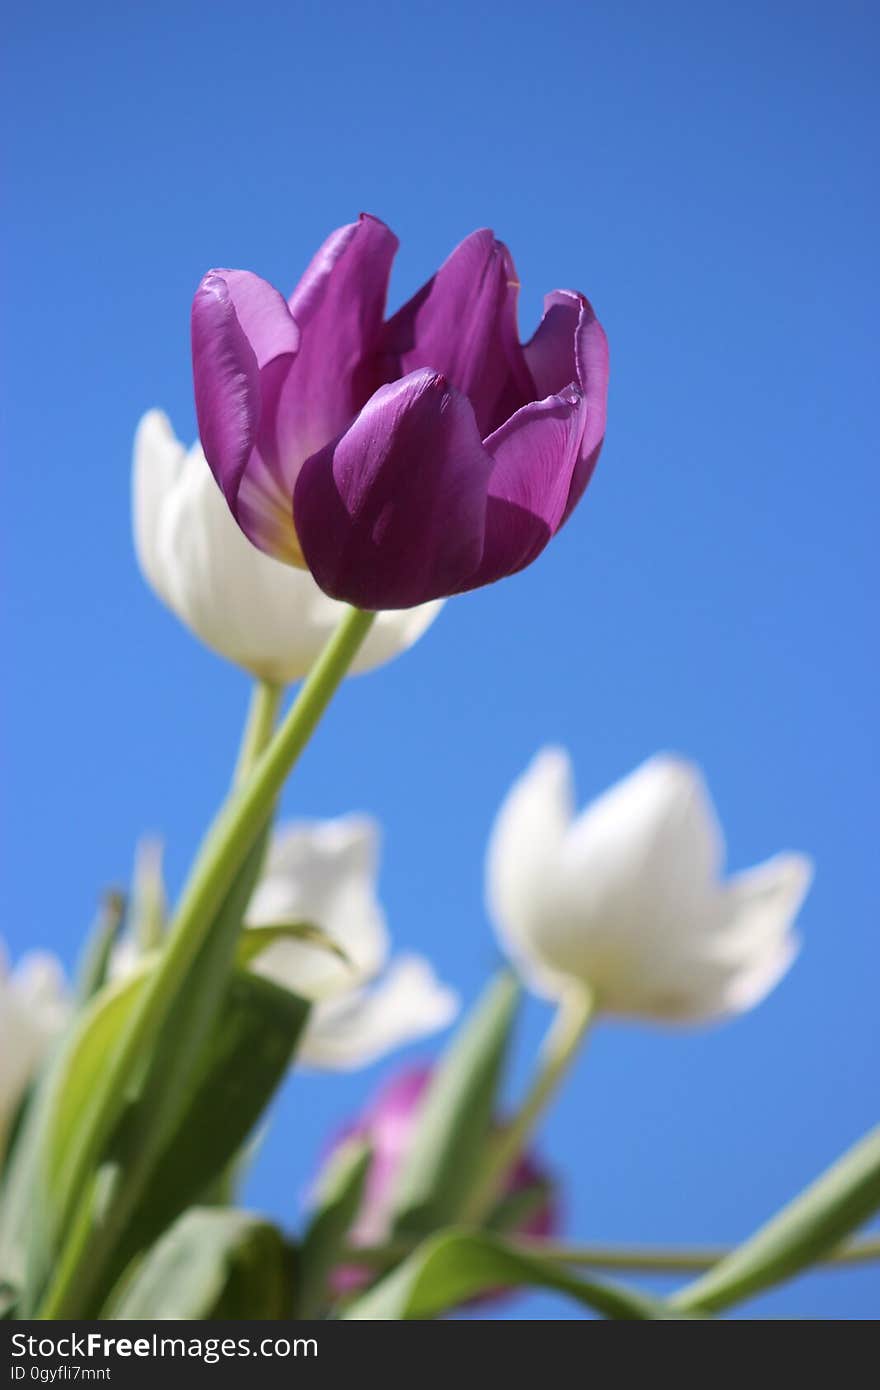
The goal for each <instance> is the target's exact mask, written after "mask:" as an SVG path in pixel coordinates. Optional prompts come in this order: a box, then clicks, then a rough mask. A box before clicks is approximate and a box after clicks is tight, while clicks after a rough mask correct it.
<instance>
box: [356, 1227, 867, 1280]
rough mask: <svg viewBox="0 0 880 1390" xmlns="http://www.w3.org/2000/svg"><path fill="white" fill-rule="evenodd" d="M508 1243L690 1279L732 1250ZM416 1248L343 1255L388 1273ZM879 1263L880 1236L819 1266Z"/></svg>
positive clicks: (852, 1244)
mask: <svg viewBox="0 0 880 1390" xmlns="http://www.w3.org/2000/svg"><path fill="white" fill-rule="evenodd" d="M509 1239H510V1244H511V1245H512V1246H514V1247H515V1248H516V1249H519V1250H523V1251H524V1252H526V1253H528V1254H530V1255H539V1256H540V1257H541V1258H542V1259H545V1260H552V1261H554V1262H555V1263H556V1264H560V1265H568V1266H579V1265H580V1266H583V1267H584V1268H587V1267H590V1268H592V1269H603V1270H605V1269H616V1270H630V1271H634V1272H636V1273H642V1274H686V1273H694V1274H697V1273H700V1272H702V1271H703V1270H708V1269H711V1268H712V1267H713V1265H716V1264H718V1263H719V1261H720V1260H723V1259H725V1258H726V1257H727V1256H728V1255H729V1254H730V1253H731V1249H730V1247H729V1246H725V1245H717V1246H716V1245H711V1246H682V1247H678V1248H677V1247H671V1248H669V1249H666V1248H663V1247H660V1246H650V1245H629V1246H628V1245H620V1246H618V1245H558V1244H556V1243H555V1242H554V1241H550V1240H541V1239H539V1238H537V1237H535V1238H534V1239H526V1238H524V1237H510V1238H509ZM414 1248H415V1247H414V1245H411V1244H409V1245H408V1244H406V1243H405V1242H392V1243H391V1244H390V1245H351V1246H349V1247H348V1248H347V1249H346V1251H345V1258H344V1263H345V1264H355V1265H366V1266H368V1267H369V1268H371V1269H380V1270H384V1269H388V1268H391V1267H393V1266H394V1265H396V1264H399V1263H400V1261H401V1260H404V1259H405V1258H406V1256H407V1255H409V1254H411V1253H412V1251H413V1249H414ZM876 1260H880V1237H876V1236H866V1237H865V1238H863V1239H862V1240H853V1241H848V1242H847V1243H846V1244H844V1245H841V1246H840V1247H839V1248H838V1249H837V1250H834V1251H832V1252H831V1253H830V1254H829V1255H826V1256H825V1258H824V1259H823V1260H821V1261H820V1262H819V1263H820V1265H821V1266H822V1267H823V1268H827V1267H829V1266H831V1267H833V1268H840V1267H842V1266H843V1267H848V1268H853V1267H854V1266H858V1265H864V1264H871V1263H873V1262H874V1261H876Z"/></svg>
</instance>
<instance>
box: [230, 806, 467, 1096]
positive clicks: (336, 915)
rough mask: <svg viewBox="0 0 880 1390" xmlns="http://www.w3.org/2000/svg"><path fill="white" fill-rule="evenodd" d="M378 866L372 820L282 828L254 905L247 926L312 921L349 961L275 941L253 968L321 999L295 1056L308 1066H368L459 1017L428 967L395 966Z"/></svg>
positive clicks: (412, 959)
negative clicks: (379, 891) (379, 890)
mask: <svg viewBox="0 0 880 1390" xmlns="http://www.w3.org/2000/svg"><path fill="white" fill-rule="evenodd" d="M377 860H378V831H377V827H376V826H375V824H374V822H372V821H370V820H368V819H366V818H365V817H360V816H345V817H342V818H340V819H339V820H331V821H318V822H310V823H305V822H302V823H298V824H297V823H294V824H290V825H287V826H283V827H281V828H280V829H279V830H277V831H276V833H275V835H274V837H273V839H272V842H271V844H270V848H269V853H268V856H267V862H266V866H265V869H264V872H263V876H262V878H261V879H260V882H259V883H258V885H257V888H256V890H255V892H254V896H253V898H252V899H251V903H250V906H249V908H248V913H247V925H248V926H250V927H259V926H274V925H278V924H280V923H285V922H298V921H303V922H310V923H312V924H314V925H315V926H318V927H320V928H321V929H322V930H323V931H325V932H326V933H327V934H328V936H330V937H331V938H332V939H333V941H335V942H336V944H337V945H338V946H339V947H340V948H341V950H342V951H343V952H344V953H345V957H346V959H345V960H342V959H340V958H339V957H338V956H336V955H334V954H333V953H332V952H330V951H328V950H327V949H326V948H324V947H321V946H315V945H309V944H307V943H306V942H299V941H289V940H288V941H278V942H275V943H274V944H273V945H272V946H270V947H268V948H267V949H266V950H265V951H263V952H262V953H261V955H259V956H258V957H257V959H256V961H255V963H254V966H253V968H254V969H255V970H256V971H257V972H258V973H260V974H263V975H265V976H266V977H267V978H269V979H272V980H275V981H276V982H277V983H279V984H282V985H285V986H286V987H287V988H289V989H292V990H294V991H295V992H296V993H297V994H301V995H303V996H305V997H306V998H308V999H312V1000H314V1001H315V1002H314V1005H313V1008H312V1013H311V1017H310V1019H309V1023H308V1026H307V1029H306V1035H305V1038H304V1039H303V1042H302V1044H301V1046H300V1049H299V1054H298V1056H299V1060H300V1061H301V1062H303V1063H305V1064H306V1065H308V1066H313V1067H320V1068H326V1069H329V1070H334V1071H335V1070H349V1069H352V1068H355V1067H363V1066H367V1065H368V1064H369V1063H370V1062H373V1061H375V1060H376V1059H377V1058H378V1057H381V1056H382V1055H383V1054H384V1053H386V1052H389V1051H391V1050H392V1049H394V1048H397V1047H403V1046H404V1045H405V1044H406V1043H410V1042H414V1041H415V1040H416V1039H417V1038H421V1037H425V1036H427V1035H428V1034H431V1033H434V1032H436V1031H437V1030H438V1029H440V1028H445V1027H446V1026H447V1024H449V1023H451V1021H452V1019H453V1018H454V1017H455V1014H456V1013H457V1011H458V1000H457V997H456V995H455V994H454V993H453V991H452V990H450V989H448V988H447V987H446V986H445V985H442V984H441V983H440V982H439V981H438V980H437V978H436V976H435V974H434V972H433V969H432V968H431V966H430V965H429V963H428V962H427V961H426V960H423V959H422V958H420V957H418V956H409V955H406V956H399V957H397V958H396V959H395V960H393V961H392V962H391V964H390V965H388V956H389V949H390V946H389V939H388V929H387V926H386V924H385V917H384V914H383V912H382V908H381V906H380V904H379V901H378V898H377V896H376V877H377ZM386 966H388V968H387V969H386V968H385V967H386ZM383 970H384V971H385V973H384V975H383V974H382V972H383ZM377 977H378V979H377ZM374 980H377V983H375V984H372V982H373V981H374Z"/></svg>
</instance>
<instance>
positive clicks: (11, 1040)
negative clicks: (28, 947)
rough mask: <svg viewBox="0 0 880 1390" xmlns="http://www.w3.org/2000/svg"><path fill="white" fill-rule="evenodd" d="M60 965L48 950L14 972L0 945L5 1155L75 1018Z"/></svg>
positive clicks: (0, 1135) (0, 1119)
mask: <svg viewBox="0 0 880 1390" xmlns="http://www.w3.org/2000/svg"><path fill="white" fill-rule="evenodd" d="M70 1007H71V1005H70V995H69V992H68V988H67V982H66V980H65V977H64V970H63V968H62V965H61V962H60V961H59V960H57V959H56V957H55V956H53V955H49V954H48V953H47V952H44V951H34V952H31V953H30V954H28V955H26V956H22V958H21V960H20V961H19V962H18V965H17V966H16V967H15V969H14V970H13V971H10V969H9V964H8V961H7V957H6V951H5V949H4V947H3V944H2V942H0V1151H2V1149H3V1143H4V1138H5V1135H6V1130H7V1128H8V1126H9V1123H10V1121H11V1120H12V1118H13V1116H14V1115H15V1110H16V1107H17V1105H18V1103H19V1101H20V1100H21V1099H22V1097H23V1095H24V1093H25V1091H26V1089H27V1087H28V1086H29V1085H30V1083H31V1081H33V1079H34V1077H35V1076H36V1074H37V1071H38V1070H39V1067H40V1064H41V1063H42V1061H43V1059H44V1057H45V1056H46V1053H47V1052H48V1050H49V1048H50V1047H51V1045H52V1042H53V1040H54V1038H55V1037H56V1036H57V1034H58V1033H59V1032H60V1030H61V1029H62V1028H63V1027H64V1024H65V1023H66V1022H67V1018H68V1016H69V1013H70Z"/></svg>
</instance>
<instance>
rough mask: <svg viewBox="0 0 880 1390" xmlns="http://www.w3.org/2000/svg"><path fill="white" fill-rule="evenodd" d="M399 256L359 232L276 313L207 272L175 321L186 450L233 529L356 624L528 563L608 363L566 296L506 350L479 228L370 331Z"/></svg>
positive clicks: (490, 250) (499, 296)
mask: <svg viewBox="0 0 880 1390" xmlns="http://www.w3.org/2000/svg"><path fill="white" fill-rule="evenodd" d="M396 248H397V239H396V238H395V236H394V235H393V233H392V232H391V231H390V230H389V229H388V228H387V227H386V226H385V225H384V223H382V222H380V221H379V220H378V219H377V218H375V217H368V216H363V217H361V218H360V220H359V221H358V222H356V223H353V224H351V225H350V226H347V227H342V228H340V229H339V231H337V232H334V233H333V235H332V236H330V237H329V238H328V240H327V241H326V242H325V243H324V245H323V246H322V247H321V249H320V250H319V251H318V253H317V254H316V256H315V257H314V259H313V260H312V263H311V265H310V266H309V268H308V270H307V271H306V273H305V275H304V276H303V278H302V280H301V281H300V283H299V284H298V286H297V287H296V289H295V290H294V292H293V294H292V295H291V297H290V299H289V300H285V299H284V297H283V295H281V294H280V293H279V292H278V290H276V289H273V287H272V286H271V285H269V284H267V283H266V281H265V280H261V279H260V278H259V276H257V275H254V274H253V273H252V272H250V271H246V270H212V271H209V272H208V274H207V275H206V276H205V277H204V279H203V280H202V283H201V285H200V286H199V288H198V291H197V293H196V296H195V300H194V301H193V308H192V348H193V371H194V380H195V395H196V409H197V413H198V420H199V433H200V435H201V439H202V444H203V446H204V450H205V456H206V458H207V460H208V463H209V464H210V466H211V469H212V471H213V473H214V476H215V477H216V479H217V481H218V483H219V484H220V487H221V488H222V490H223V493H224V496H225V497H226V500H227V502H228V503H229V506H230V508H231V510H232V513H233V516H234V517H235V519H236V521H237V522H238V524H239V526H240V527H241V528H242V530H243V531H244V532H245V534H246V535H247V536H248V537H249V538H250V539H251V540H252V541H253V543H254V544H255V545H256V546H258V547H259V549H260V550H263V551H265V552H266V554H268V555H273V556H275V557H276V558H278V559H280V560H284V561H286V562H287V563H288V564H292V565H306V566H307V567H308V568H309V569H310V570H311V572H312V574H313V575H314V577H315V579H316V580H317V582H318V584H319V585H320V586H321V588H322V589H323V590H324V591H325V592H326V593H328V594H330V595H331V596H332V597H333V598H337V599H344V600H345V601H346V602H348V603H350V604H353V605H355V606H357V607H360V608H365V609H383V608H384V609H390V608H410V607H413V606H415V605H416V604H420V603H424V602H425V601H426V600H429V599H436V598H443V597H446V596H448V595H450V594H457V593H461V592H463V591H464V590H467V589H474V588H478V587H480V586H481V585H484V584H490V583H492V582H493V581H494V580H497V579H501V578H503V577H504V576H505V575H509V574H514V573H515V572H516V571H518V570H521V569H523V568H524V567H525V566H526V565H529V564H531V562H532V561H533V560H535V559H536V558H537V556H538V555H539V554H540V553H541V551H542V550H543V549H544V547H545V545H546V544H547V542H548V541H549V540H550V538H551V537H552V536H553V535H554V534H555V533H556V531H558V529H559V527H560V526H561V525H562V524H563V522H564V521H565V520H566V518H567V517H568V516H569V515H570V513H571V511H572V510H573V508H574V507H575V506H576V505H577V502H578V501H579V499H580V497H581V495H582V494H583V492H584V489H585V488H586V486H587V484H588V482H589V480H590V477H591V476H592V473H593V469H594V468H595V466H596V461H597V459H598V457H599V450H600V448H601V446H602V440H603V437H604V434H605V408H606V394H607V386H608V349H607V343H606V339H605V334H604V332H603V331H602V328H601V326H600V324H599V323H598V321H597V319H596V317H595V315H594V313H593V311H592V309H591V307H590V305H589V303H588V302H587V300H586V299H585V298H584V297H583V295H581V294H577V293H575V292H573V291H570V290H557V291H555V292H554V293H553V294H550V295H548V296H547V299H546V304H545V312H544V317H543V319H542V320H541V324H540V326H539V328H538V330H537V332H536V333H535V335H534V337H533V338H532V339H531V340H530V341H529V342H528V343H526V344H525V345H524V346H523V345H521V344H520V342H519V337H518V332H517V322H516V302H517V292H518V289H519V283H518V280H517V275H516V270H515V268H514V265H513V260H512V258H511V255H510V252H509V251H508V250H507V247H506V246H504V245H503V243H501V242H499V241H497V240H496V239H495V237H494V235H493V234H492V232H490V231H478V232H474V233H473V234H472V235H471V236H469V237H467V238H466V239H465V240H464V241H463V242H462V243H461V245H460V246H458V247H457V248H456V250H455V251H453V253H452V255H451V256H450V257H449V259H448V260H447V261H446V262H445V263H444V264H443V265H442V266H441V267H440V269H439V270H438V271H437V273H436V275H434V276H433V277H432V278H431V279H430V280H429V281H428V282H427V284H425V285H424V286H423V287H422V288H421V289H420V290H419V291H418V292H417V294H415V295H414V296H413V298H412V299H410V300H409V301H408V303H406V304H405V305H404V306H403V307H402V308H401V309H399V310H398V311H397V313H395V314H394V315H392V317H391V318H390V319H387V320H385V318H384V312H385V299H386V294H387V288H388V277H389V275H390V272H391V264H392V260H393V257H394V253H395V251H396Z"/></svg>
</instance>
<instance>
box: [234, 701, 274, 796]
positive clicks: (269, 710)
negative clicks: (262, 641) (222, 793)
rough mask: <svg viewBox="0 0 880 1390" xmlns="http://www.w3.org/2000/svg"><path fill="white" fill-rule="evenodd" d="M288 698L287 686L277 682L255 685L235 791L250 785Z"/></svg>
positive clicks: (243, 736)
mask: <svg viewBox="0 0 880 1390" xmlns="http://www.w3.org/2000/svg"><path fill="white" fill-rule="evenodd" d="M283 696H284V686H283V685H276V683H275V682H274V681H263V680H259V681H255V682H254V687H253V690H252V691H251V702H250V705H249V706H248V712H247V719H246V720H245V726H244V733H243V734H242V739H241V748H240V749H239V753H238V762H237V763H236V765H235V776H234V777H233V780H232V785H233V786H234V787H240V786H242V785H243V784H244V782H246V781H247V778H248V775H249V774H250V771H251V769H252V767H253V766H254V764H255V762H256V761H257V759H258V758H259V756H260V754H261V753H262V752H263V749H264V748H265V747H266V746H267V744H268V743H269V741H270V739H271V737H272V733H273V731H274V729H275V725H276V723H277V720H278V711H279V709H280V707H281V700H282V698H283Z"/></svg>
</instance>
